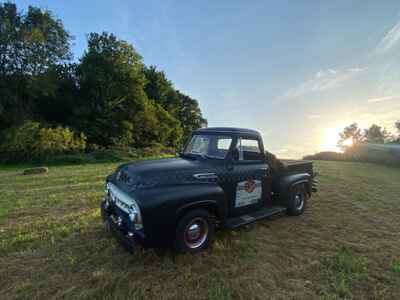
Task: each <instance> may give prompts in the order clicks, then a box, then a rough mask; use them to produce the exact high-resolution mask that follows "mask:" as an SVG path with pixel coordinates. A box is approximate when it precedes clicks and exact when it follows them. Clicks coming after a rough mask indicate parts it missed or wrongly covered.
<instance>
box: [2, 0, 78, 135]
mask: <svg viewBox="0 0 400 300" xmlns="http://www.w3.org/2000/svg"><path fill="white" fill-rule="evenodd" d="M70 40H71V36H70V35H69V33H68V32H67V31H66V30H65V29H64V26H63V24H62V22H61V21H60V20H58V19H55V18H54V17H53V16H52V14H51V13H50V12H49V11H47V10H41V9H39V8H35V7H32V6H30V7H29V8H28V11H27V12H26V13H25V14H22V13H20V12H18V11H17V7H16V5H15V4H12V3H8V2H6V3H4V4H0V120H1V121H0V129H3V128H5V127H10V126H14V125H19V124H20V123H22V122H23V120H24V119H28V118H35V116H34V113H33V112H34V111H35V104H36V103H35V100H36V99H37V97H36V96H37V94H33V92H35V91H37V90H38V89H35V88H34V87H35V84H36V83H37V82H38V80H37V79H38V77H40V76H42V75H43V74H45V73H46V72H48V71H49V69H51V68H53V67H54V66H55V65H56V64H59V63H62V62H65V61H67V60H69V59H70V58H71V53H70V44H69V43H70ZM44 87H46V86H44ZM47 87H49V86H47ZM51 88H53V87H51ZM42 92H43V93H47V92H48V91H47V90H42ZM18 123H19V124H18Z"/></svg>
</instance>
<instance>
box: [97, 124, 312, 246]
mask: <svg viewBox="0 0 400 300" xmlns="http://www.w3.org/2000/svg"><path fill="white" fill-rule="evenodd" d="M314 177H315V174H314V172H313V168H312V163H311V162H306V161H290V162H289V161H283V162H282V161H279V160H277V159H274V157H273V156H271V155H270V154H269V153H268V152H266V151H265V149H264V145H263V140H262V138H261V135H260V134H259V133H258V132H257V131H255V130H251V129H242V128H225V127H218V128H215V127H214V128H204V129H199V130H197V131H195V132H193V134H192V136H191V138H190V139H189V141H188V142H187V144H186V145H185V147H184V148H183V150H182V152H181V153H180V155H179V157H177V158H169V159H161V160H153V161H146V162H135V163H128V164H124V165H122V166H120V167H119V168H118V169H117V170H116V172H114V173H113V174H111V175H110V176H109V177H108V178H107V183H106V186H107V189H106V198H105V200H104V201H103V202H102V205H101V208H102V215H103V219H104V221H105V223H106V226H107V228H108V229H110V230H111V231H113V232H114V233H115V235H116V236H117V237H119V240H120V241H122V242H123V244H124V245H125V246H127V248H128V250H132V249H133V247H134V244H136V242H137V241H139V242H141V243H142V244H144V245H148V246H155V247H157V246H160V245H167V244H171V245H173V246H174V247H175V248H176V249H177V250H179V251H183V252H199V251H202V250H204V249H205V248H207V247H208V246H209V245H210V244H211V242H212V239H213V237H214V232H215V230H216V229H221V228H228V229H234V228H237V227H239V226H242V225H245V224H249V223H252V222H255V221H257V220H260V219H264V218H267V217H269V216H272V215H275V214H284V213H287V214H289V215H301V214H302V213H303V212H304V210H305V208H306V204H307V200H308V199H309V198H310V197H311V195H312V192H313V191H314V192H315V191H316V181H315V179H314Z"/></svg>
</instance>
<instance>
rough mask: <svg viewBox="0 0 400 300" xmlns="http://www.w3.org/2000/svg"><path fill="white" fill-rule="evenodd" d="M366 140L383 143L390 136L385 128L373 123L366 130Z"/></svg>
mask: <svg viewBox="0 0 400 300" xmlns="http://www.w3.org/2000/svg"><path fill="white" fill-rule="evenodd" d="M364 136H365V141H366V142H367V143H372V144H383V143H385V141H386V140H387V138H388V137H389V133H388V132H387V131H386V129H385V128H382V127H381V126H378V125H376V124H372V125H371V127H370V128H368V129H365V130H364Z"/></svg>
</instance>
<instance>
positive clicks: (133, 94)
mask: <svg viewBox="0 0 400 300" xmlns="http://www.w3.org/2000/svg"><path fill="white" fill-rule="evenodd" d="M88 44H89V46H88V51H87V52H86V53H85V54H84V56H83V57H82V59H81V64H80V66H79V67H78V73H77V74H78V82H79V86H80V89H81V97H80V98H81V103H80V105H79V111H78V112H77V118H76V120H77V123H79V124H80V126H81V127H82V128H81V129H82V130H83V131H84V132H86V133H87V136H88V140H89V142H91V143H95V144H99V145H103V146H110V145H116V144H118V145H121V144H124V145H129V146H139V147H144V146H149V145H150V144H151V143H152V142H158V143H162V144H168V145H176V144H177V143H178V140H179V139H180V135H181V133H180V126H179V122H178V121H177V120H176V119H175V118H174V117H173V116H172V115H170V114H169V113H168V112H167V111H166V110H164V109H163V108H162V106H161V105H160V104H157V103H154V102H153V101H150V100H149V99H148V98H147V95H146V92H145V83H146V78H145V75H144V72H143V70H144V65H143V63H142V60H141V59H142V58H141V56H140V55H139V54H138V53H137V52H136V50H135V49H134V48H133V46H132V45H130V44H128V43H127V42H125V41H122V40H119V39H117V38H116V37H115V36H114V35H113V34H108V33H105V32H103V33H102V34H97V33H91V34H90V35H89V39H88ZM156 92H157V91H156V89H154V93H156ZM157 93H158V94H161V92H157ZM122 141H123V142H122Z"/></svg>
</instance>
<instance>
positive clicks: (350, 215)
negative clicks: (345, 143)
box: [0, 162, 400, 299]
mask: <svg viewBox="0 0 400 300" xmlns="http://www.w3.org/2000/svg"><path fill="white" fill-rule="evenodd" d="M117 165H118V163H104V164H100V163H98V164H85V165H73V166H62V165H59V166H50V167H49V173H48V174H45V175H27V176H23V175H21V173H22V170H23V167H21V166H6V167H0V195H1V198H0V283H1V284H0V299H32V298H39V299H47V298H55V299H58V298H67V299H75V298H78V297H79V298H84V299H85V298H86V299H88V298H98V299H110V298H116V299H126V298H129V299H155V298H156V299H158V298H163V299H268V298H272V299H321V298H324V299H341V298H346V299H351V298H354V299H399V298H400V276H399V274H400V263H399V262H400V234H399V228H400V218H399V216H400V201H399V199H400V198H399V195H400V185H399V182H400V169H398V168H391V167H387V166H379V165H374V164H367V163H365V164H364V163H350V162H317V163H316V166H315V168H316V169H317V170H318V171H319V172H320V177H319V180H320V192H319V193H318V194H316V195H314V197H313V198H312V199H311V200H310V201H309V203H308V209H307V211H306V212H305V214H304V215H303V216H300V217H287V216H284V217H281V218H273V219H270V220H264V221H261V222H258V223H256V224H253V225H251V226H248V227H245V228H241V229H239V230H236V231H221V232H218V233H217V237H216V242H215V244H214V246H213V247H212V248H211V249H210V250H209V251H206V252H204V253H202V254H200V255H189V254H187V255H181V254H176V253H174V252H173V251H172V250H169V249H161V250H154V249H147V250H143V249H140V248H139V249H138V251H137V252H136V253H135V254H133V255H130V254H128V253H127V252H125V251H124V250H123V249H122V248H121V247H120V246H119V245H118V243H117V242H116V241H115V240H114V239H113V238H112V237H110V236H109V235H108V234H107V233H106V232H105V231H104V229H103V226H102V222H101V219H100V215H99V208H98V207H99V202H100V200H101V198H102V195H103V189H104V178H105V176H106V175H107V174H109V173H110V172H112V171H113V170H114V169H115V168H116V166H117Z"/></svg>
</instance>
